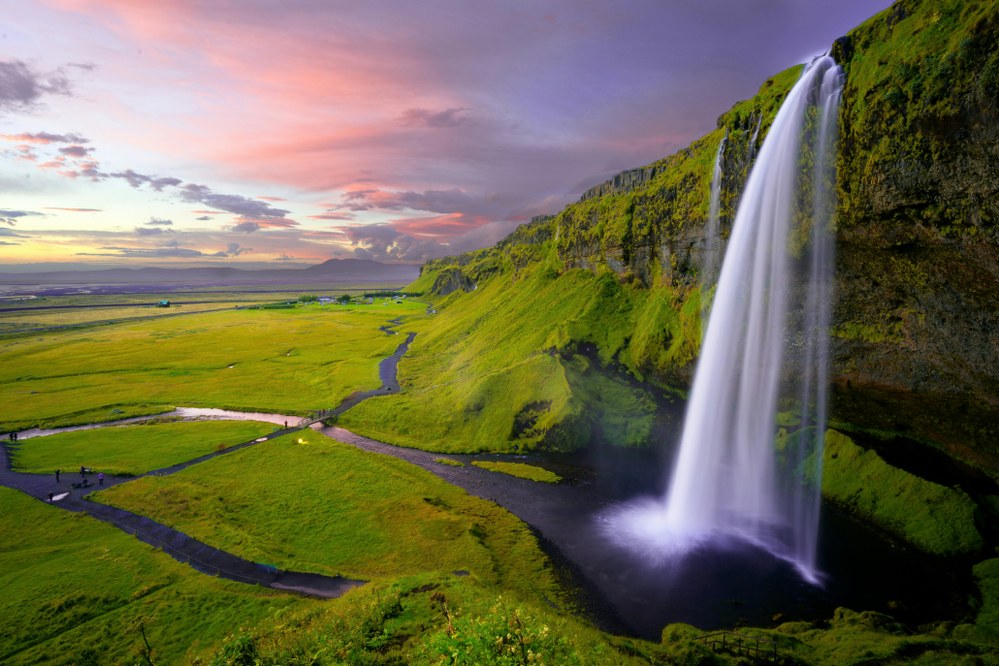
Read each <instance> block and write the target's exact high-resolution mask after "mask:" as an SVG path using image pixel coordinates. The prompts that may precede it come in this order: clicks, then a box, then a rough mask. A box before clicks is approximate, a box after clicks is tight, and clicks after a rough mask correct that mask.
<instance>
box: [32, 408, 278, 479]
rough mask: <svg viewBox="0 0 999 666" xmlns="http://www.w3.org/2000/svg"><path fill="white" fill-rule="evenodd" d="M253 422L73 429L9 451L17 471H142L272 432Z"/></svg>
mask: <svg viewBox="0 0 999 666" xmlns="http://www.w3.org/2000/svg"><path fill="white" fill-rule="evenodd" d="M274 427H275V426H274V425H273V424H270V423H258V422H255V421H181V422H174V423H150V424H134V425H125V426H116V427H108V428H99V429H95V430H78V431H75V432H65V433H58V434H55V435H49V436H47V437H32V438H31V439H26V440H22V441H21V442H20V443H19V444H18V445H17V446H16V447H12V451H13V454H14V455H13V460H12V463H13V467H14V469H15V470H17V471H19V472H34V473H44V472H54V471H55V470H56V469H61V470H63V471H64V472H72V471H73V470H77V469H79V468H80V466H81V465H82V466H84V467H89V468H92V469H94V470H96V471H101V472H105V473H110V474H142V473H144V472H148V471H150V470H153V469H159V468H161V467H169V466H170V465H176V464H177V463H181V462H184V461H185V460H190V459H192V458H197V457H198V456H202V455H204V454H206V453H211V452H212V451H216V450H218V449H220V448H225V447H229V446H232V445H234V444H240V443H242V442H248V441H250V440H252V439H256V438H257V437H260V436H262V435H266V434H268V433H270V432H272V431H273V430H274Z"/></svg>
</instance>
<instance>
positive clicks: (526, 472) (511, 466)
mask: <svg viewBox="0 0 999 666" xmlns="http://www.w3.org/2000/svg"><path fill="white" fill-rule="evenodd" d="M472 464H473V465H475V466H476V467H481V468H482V469H488V470H489V471H491V472H502V473H503V474H509V475H510V476H516V477H519V478H521V479H527V480H528V481H539V482H541V483H558V482H559V481H561V480H562V477H561V476H559V475H558V474H556V473H555V472H550V471H548V470H547V469H545V468H544V467H538V466H537V465H528V464H526V463H516V462H499V461H492V460H473V461H472Z"/></svg>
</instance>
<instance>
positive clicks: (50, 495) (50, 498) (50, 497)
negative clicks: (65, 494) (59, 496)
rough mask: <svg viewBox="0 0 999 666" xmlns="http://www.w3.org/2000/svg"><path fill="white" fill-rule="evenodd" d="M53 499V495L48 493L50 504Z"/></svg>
mask: <svg viewBox="0 0 999 666" xmlns="http://www.w3.org/2000/svg"><path fill="white" fill-rule="evenodd" d="M53 497H55V493H49V501H50V502H51V501H52V498H53Z"/></svg>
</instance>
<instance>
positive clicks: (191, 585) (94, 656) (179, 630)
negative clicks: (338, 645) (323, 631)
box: [0, 488, 317, 666]
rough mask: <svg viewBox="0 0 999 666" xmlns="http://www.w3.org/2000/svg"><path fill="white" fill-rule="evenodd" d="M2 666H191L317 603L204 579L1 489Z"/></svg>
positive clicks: (98, 527) (94, 525)
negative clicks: (197, 656)
mask: <svg viewBox="0 0 999 666" xmlns="http://www.w3.org/2000/svg"><path fill="white" fill-rule="evenodd" d="M0 590H3V594H0V617H3V631H0V663H4V664H69V663H75V664H79V665H81V666H82V665H84V664H111V663H115V664H120V663H144V662H143V660H142V658H141V656H140V655H141V653H140V648H141V647H142V645H143V642H142V636H141V634H140V631H139V626H140V625H141V626H142V627H143V628H144V630H145V633H146V637H147V638H148V640H149V644H150V646H151V647H152V649H153V653H152V663H157V664H160V663H187V662H189V660H188V659H186V658H184V655H185V654H187V653H188V651H189V650H190V649H192V648H193V649H195V650H197V649H198V648H199V646H200V647H202V648H203V647H205V646H210V645H212V644H214V643H218V642H220V641H221V640H222V639H223V637H224V636H225V635H226V634H227V633H229V632H230V631H232V630H233V628H234V627H239V626H241V625H244V624H255V623H257V622H259V621H260V620H262V619H264V618H266V617H268V616H270V615H273V614H274V613H276V612H278V611H280V610H281V609H290V608H292V607H298V608H305V607H307V606H309V605H311V604H316V603H317V602H315V601H311V600H306V599H303V598H301V597H297V596H294V595H289V594H283V593H277V592H274V591H271V590H266V589H264V588H260V587H254V586H249V585H243V584H240V583H234V582H231V581H226V580H222V579H218V578H213V577H211V576H207V575H204V574H200V573H197V572H196V571H194V570H193V569H191V568H190V567H188V566H187V565H185V564H181V563H179V562H175V561H174V560H172V559H170V557H169V556H167V555H166V554H164V553H162V552H160V551H157V550H155V549H153V548H152V547H150V546H148V545H146V544H144V543H142V542H140V541H138V540H137V539H135V538H133V537H131V536H128V535H127V534H125V533H123V532H121V531H119V530H117V529H116V528H114V527H110V526H108V525H105V524H103V523H100V522H98V521H96V520H93V519H91V518H88V517H86V516H83V515H76V514H70V513H67V512H65V511H62V510H61V509H57V508H55V507H51V506H47V505H45V504H43V503H41V502H38V501H37V500H34V499H30V498H29V497H27V496H25V495H22V494H21V493H19V492H17V491H14V490H9V489H7V488H0Z"/></svg>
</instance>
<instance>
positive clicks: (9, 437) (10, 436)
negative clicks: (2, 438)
mask: <svg viewBox="0 0 999 666" xmlns="http://www.w3.org/2000/svg"><path fill="white" fill-rule="evenodd" d="M7 439H9V440H10V441H12V442H16V441H17V433H16V432H11V433H10V434H9V435H7Z"/></svg>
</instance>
